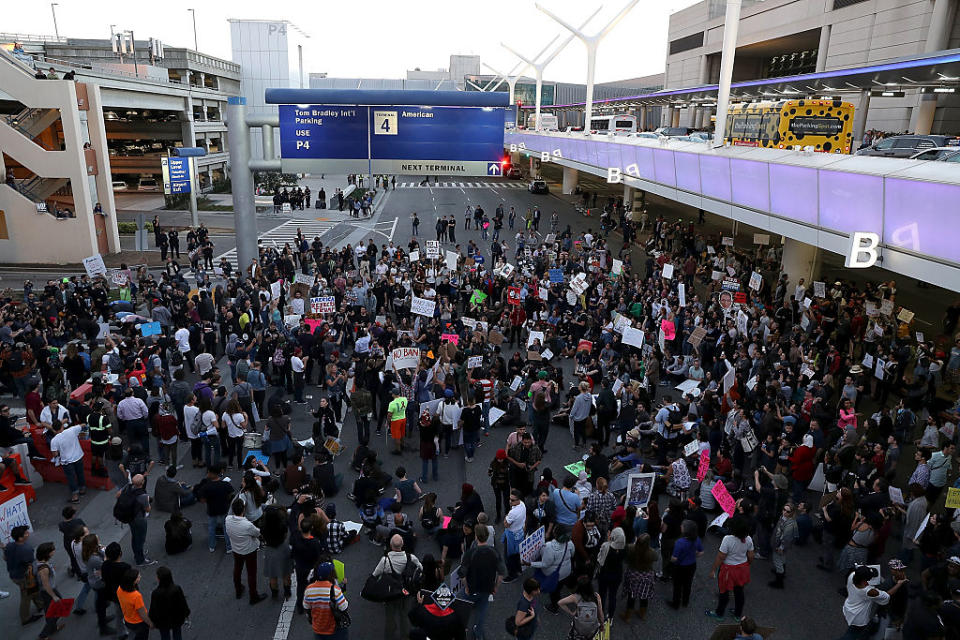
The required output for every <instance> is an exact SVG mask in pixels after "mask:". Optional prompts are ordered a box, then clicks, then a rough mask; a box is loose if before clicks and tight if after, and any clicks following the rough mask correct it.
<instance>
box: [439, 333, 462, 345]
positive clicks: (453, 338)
mask: <svg viewBox="0 0 960 640" xmlns="http://www.w3.org/2000/svg"><path fill="white" fill-rule="evenodd" d="M440 340H441V341H443V340H446V341H447V342H452V343H453V344H460V336H458V335H457V334H455V333H444V334H442V335H441V336H440Z"/></svg>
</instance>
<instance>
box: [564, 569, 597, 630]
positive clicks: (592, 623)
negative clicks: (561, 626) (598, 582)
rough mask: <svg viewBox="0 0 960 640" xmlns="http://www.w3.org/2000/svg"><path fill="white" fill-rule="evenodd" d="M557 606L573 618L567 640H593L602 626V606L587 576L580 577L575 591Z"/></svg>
mask: <svg viewBox="0 0 960 640" xmlns="http://www.w3.org/2000/svg"><path fill="white" fill-rule="evenodd" d="M557 606H559V607H560V608H561V609H562V610H563V611H564V612H566V613H568V614H570V615H571V616H573V622H572V624H571V626H570V633H569V635H567V638H568V640H593V637H594V636H595V635H596V634H597V631H598V630H600V628H601V627H602V626H603V621H604V617H603V604H602V603H601V601H600V595H599V594H598V593H597V592H596V591H594V590H593V582H592V581H591V580H590V578H589V577H587V576H580V578H578V579H577V588H576V591H575V592H574V593H572V594H570V595H569V596H567V597H566V598H563V599H562V600H560V601H559V602H558V603H557Z"/></svg>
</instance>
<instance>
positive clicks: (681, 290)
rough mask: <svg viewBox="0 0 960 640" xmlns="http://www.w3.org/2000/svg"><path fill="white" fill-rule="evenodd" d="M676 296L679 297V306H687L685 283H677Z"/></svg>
mask: <svg viewBox="0 0 960 640" xmlns="http://www.w3.org/2000/svg"><path fill="white" fill-rule="evenodd" d="M677 297H678V298H680V306H681V307H685V306H687V285H685V284H683V283H682V282H681V283H680V284H678V285H677Z"/></svg>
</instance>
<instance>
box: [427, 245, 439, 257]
mask: <svg viewBox="0 0 960 640" xmlns="http://www.w3.org/2000/svg"><path fill="white" fill-rule="evenodd" d="M426 245H427V258H429V259H431V260H433V259H436V258H439V257H440V242H439V241H437V240H427V242H426Z"/></svg>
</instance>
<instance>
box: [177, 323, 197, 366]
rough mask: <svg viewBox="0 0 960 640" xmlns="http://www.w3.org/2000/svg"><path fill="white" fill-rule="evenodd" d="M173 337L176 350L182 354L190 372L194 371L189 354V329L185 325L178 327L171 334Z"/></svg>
mask: <svg viewBox="0 0 960 640" xmlns="http://www.w3.org/2000/svg"><path fill="white" fill-rule="evenodd" d="M173 338H174V340H176V341H177V350H178V351H179V352H180V355H181V356H183V360H184V362H186V363H187V366H188V367H190V373H195V372H196V369H195V368H194V366H193V358H192V357H191V355H190V330H189V329H187V328H186V327H180V328H179V329H177V331H176V332H175V333H174V334H173Z"/></svg>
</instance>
